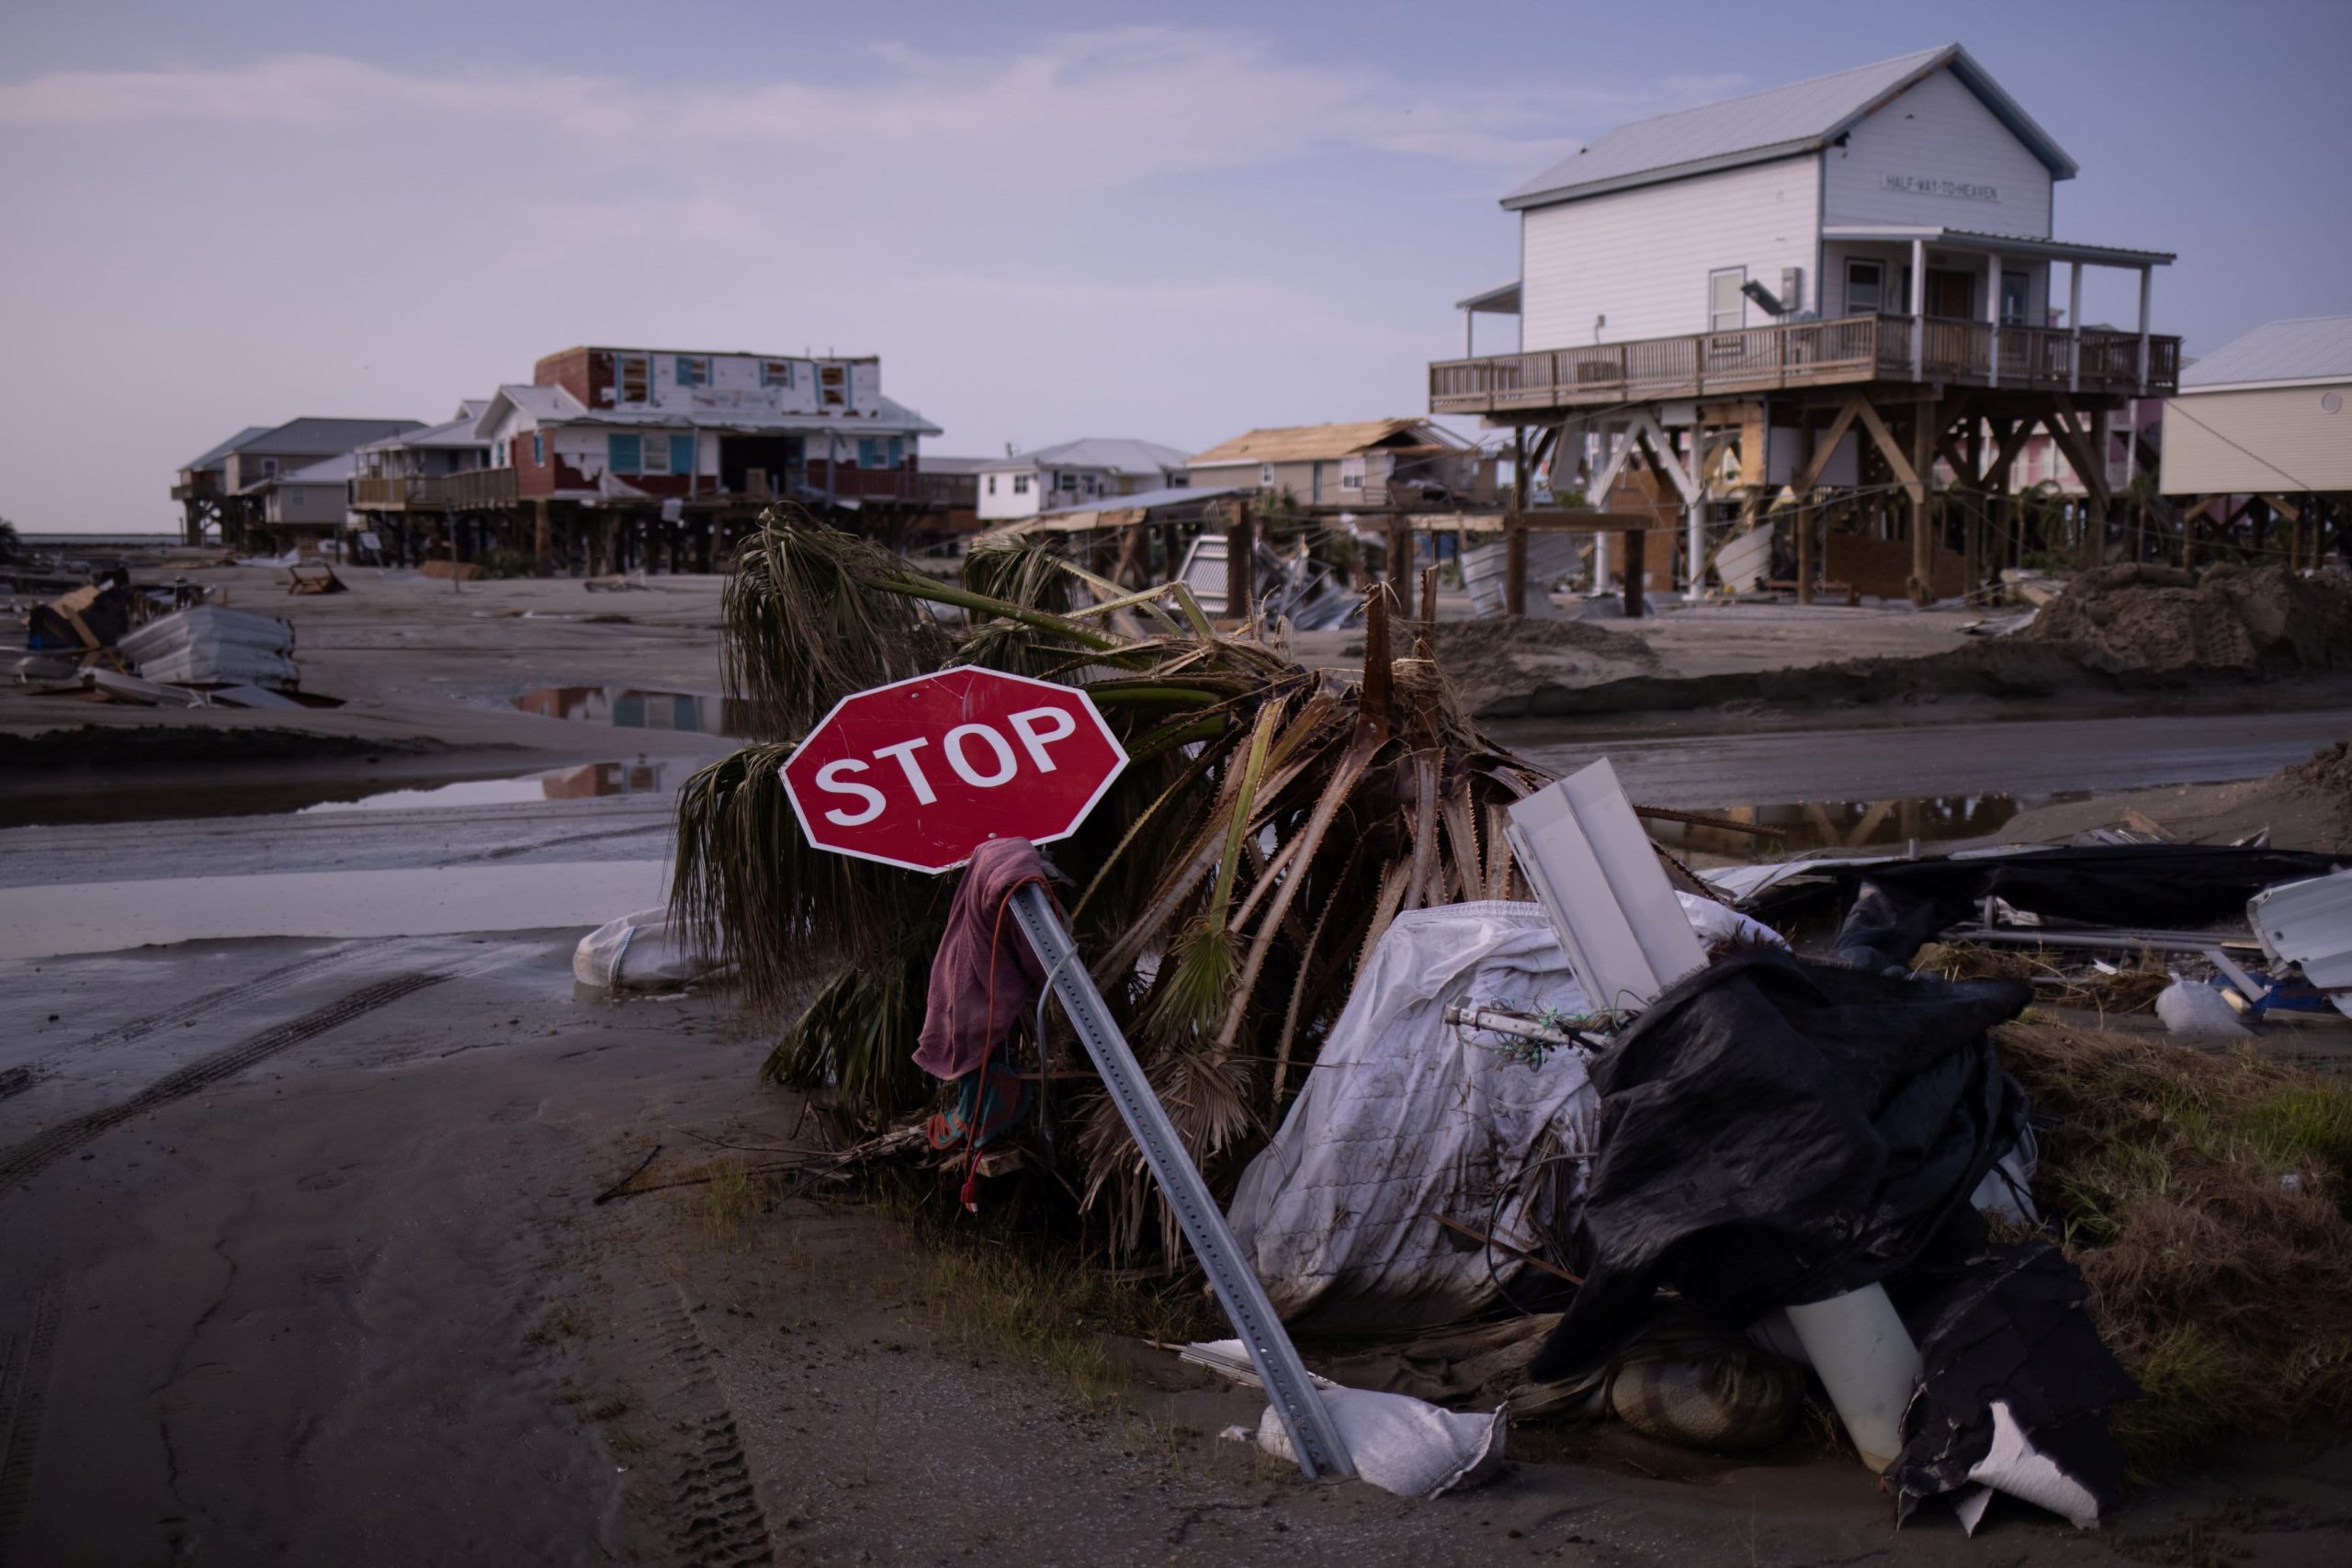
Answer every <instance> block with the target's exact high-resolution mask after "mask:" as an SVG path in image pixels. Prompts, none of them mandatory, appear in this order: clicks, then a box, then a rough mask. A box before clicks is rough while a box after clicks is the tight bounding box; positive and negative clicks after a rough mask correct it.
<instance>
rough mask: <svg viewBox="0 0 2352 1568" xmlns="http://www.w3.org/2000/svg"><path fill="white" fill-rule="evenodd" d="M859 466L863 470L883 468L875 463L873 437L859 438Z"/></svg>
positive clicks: (864, 436)
mask: <svg viewBox="0 0 2352 1568" xmlns="http://www.w3.org/2000/svg"><path fill="white" fill-rule="evenodd" d="M857 466H858V467H859V468H879V467H880V466H881V465H880V464H879V463H877V462H876V461H875V458H874V437H872V436H871V435H861V436H859V437H858V438H857Z"/></svg>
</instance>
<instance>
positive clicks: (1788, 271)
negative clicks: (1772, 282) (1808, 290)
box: [1781, 266, 1804, 316]
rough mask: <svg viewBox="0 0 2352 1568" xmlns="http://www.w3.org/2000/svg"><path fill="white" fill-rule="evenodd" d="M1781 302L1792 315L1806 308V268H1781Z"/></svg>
mask: <svg viewBox="0 0 2352 1568" xmlns="http://www.w3.org/2000/svg"><path fill="white" fill-rule="evenodd" d="M1781 306H1782V307H1783V308H1784V309H1785V310H1787V311H1788V312H1789V314H1790V315H1792V316H1794V315H1800V314H1802V313H1803V312H1804V268H1803V267H1801V266H1784V267H1782V268H1781Z"/></svg>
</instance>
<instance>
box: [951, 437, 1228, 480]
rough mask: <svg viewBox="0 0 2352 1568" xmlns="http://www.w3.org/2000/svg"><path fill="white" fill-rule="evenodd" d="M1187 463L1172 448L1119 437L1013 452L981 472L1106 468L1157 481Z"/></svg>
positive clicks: (1070, 442)
mask: <svg viewBox="0 0 2352 1568" xmlns="http://www.w3.org/2000/svg"><path fill="white" fill-rule="evenodd" d="M1188 460H1189V459H1188V457H1187V455H1186V454H1185V453H1182V452H1180V451H1178V450H1177V449H1176V448H1175V447H1173V446H1161V445H1159V443H1158V442H1157V441H1137V440H1134V439H1132V438H1131V437H1127V436H1122V435H1087V436H1081V437H1080V438H1079V439H1078V440H1076V441H1065V442H1063V443H1061V444H1060V445H1059V446H1040V447H1038V448H1037V449H1036V450H1035V452H1016V453H1014V454H1013V455H1012V456H1011V457H996V458H991V459H990V460H989V462H988V463H987V464H985V465H984V466H983V467H982V468H981V471H982V472H983V473H985V472H988V471H989V470H990V469H994V470H997V471H1000V472H1009V471H1012V470H1014V469H1021V468H1108V469H1110V470H1111V471H1112V472H1113V473H1118V474H1148V475H1151V476H1153V477H1155V478H1156V477H1157V476H1159V475H1160V474H1162V473H1165V472H1166V471H1167V470H1169V469H1170V468H1182V467H1183V466H1184V464H1185V463H1186V462H1187V461H1188Z"/></svg>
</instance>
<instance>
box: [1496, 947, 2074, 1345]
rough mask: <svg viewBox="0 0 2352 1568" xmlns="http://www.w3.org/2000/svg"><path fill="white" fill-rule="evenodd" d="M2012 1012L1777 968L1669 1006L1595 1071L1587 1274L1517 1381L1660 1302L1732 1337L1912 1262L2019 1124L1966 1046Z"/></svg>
mask: <svg viewBox="0 0 2352 1568" xmlns="http://www.w3.org/2000/svg"><path fill="white" fill-rule="evenodd" d="M2031 994H2032V993H2031V990H2030V987H2027V986H2026V985H2024V984H2023V983H2021V982H2018V981H2010V980H1971V981H1959V982H1951V981H1941V980H1912V979H1905V978H1902V977H1900V976H1892V975H1883V974H1876V973H1871V972H1869V971H1866V970H1861V969H1856V968H1849V967H1846V966H1844V965H1839V964H1809V963H1806V962H1804V961H1803V960H1800V959H1797V958H1794V957H1792V956H1791V955H1789V954H1787V953H1781V952H1779V951H1778V950H1774V949H1757V950H1752V951H1747V952H1743V953H1736V954H1735V955H1733V956H1731V957H1728V958H1725V959H1724V960H1723V961H1721V962H1719V963H1716V964H1711V965H1709V966H1708V967H1707V968H1705V969H1702V970H1701V971H1699V972H1698V973H1697V974H1695V975H1693V976H1690V977H1689V978H1687V979H1685V980H1683V981H1681V982H1680V983H1679V984H1678V985H1676V986H1675V987H1672V988H1671V989H1669V990H1668V992H1667V993H1666V994H1665V995H1664V996H1662V997H1660V998H1658V1000H1657V1002H1656V1003H1655V1004H1654V1005H1653V1006H1652V1007H1651V1008H1650V1010H1648V1011H1647V1012H1645V1013H1644V1014H1643V1015H1642V1016H1641V1018H1640V1019H1638V1020H1637V1021H1635V1022H1634V1024H1633V1026H1632V1027H1631V1028H1629V1029H1627V1030H1626V1031H1625V1032H1624V1034H1623V1036H1622V1037H1621V1038H1620V1039H1619V1041H1618V1043H1616V1044H1615V1045H1614V1046H1613V1047H1611V1049H1610V1050H1608V1051H1606V1052H1604V1053H1602V1054H1601V1055H1599V1056H1598V1057H1596V1058H1595V1059H1594V1061H1593V1063H1592V1066H1591V1073H1592V1081H1593V1083H1594V1085H1595V1087H1596V1088H1598V1089H1600V1097H1601V1099H1600V1156H1599V1158H1598V1159H1597V1160H1596V1161H1595V1163H1594V1166H1593V1170H1592V1177H1591V1183H1590V1189H1589V1194H1588V1196H1587V1198H1586V1201H1585V1205H1584V1211H1583V1213H1582V1216H1581V1218H1580V1219H1579V1220H1578V1222H1577V1230H1578V1239H1579V1242H1580V1247H1579V1250H1580V1252H1581V1253H1582V1255H1583V1256H1584V1257H1586V1258H1589V1259H1591V1260H1592V1261H1591V1264H1590V1267H1589V1269H1588V1270H1587V1272H1586V1278H1585V1283H1584V1286H1583V1288H1582V1289H1580V1290H1579V1291H1578V1292H1577V1298H1576V1301H1575V1303H1573V1304H1572V1305H1571V1306H1570V1308H1569V1309H1568V1312H1567V1314H1566V1316H1565V1317H1563V1318H1562V1320H1561V1322H1560V1325H1559V1326H1558V1327H1557V1328H1556V1329H1555V1330H1554V1332H1553V1335H1552V1337H1551V1339H1550V1341H1549V1342H1547V1343H1546V1345H1545V1346H1544V1350H1543V1352H1542V1354H1541V1355H1539V1356H1538V1357H1537V1358H1536V1361H1535V1365H1534V1372H1535V1375H1536V1376H1537V1377H1538V1378H1539V1379H1544V1380H1549V1379H1552V1378H1556V1377H1560V1376H1563V1375H1566V1373H1568V1372H1570V1371H1574V1370H1576V1369H1577V1368H1580V1367H1582V1366H1585V1365H1587V1364H1589V1362H1591V1361H1593V1360H1596V1359H1599V1358H1600V1357H1601V1356H1603V1355H1605V1354H1606V1353H1607V1352H1608V1350H1609V1348H1610V1347H1611V1345H1612V1344H1613V1343H1614V1341H1615V1340H1616V1338H1617V1337H1618V1336H1619V1335H1620V1334H1621V1333H1622V1332H1623V1330H1624V1329H1625V1328H1626V1327H1627V1326H1628V1325H1630V1324H1631V1323H1632V1322H1633V1321H1634V1319H1635V1318H1636V1317H1637V1316H1638V1315H1639V1314H1641V1313H1642V1312H1643V1311H1644V1309H1645V1305H1646V1303H1648V1301H1649V1299H1650V1295H1651V1292H1652V1291H1653V1290H1654V1288H1655V1287H1657V1285H1659V1284H1671V1285H1673V1286H1674V1287H1675V1288H1676V1289H1677V1290H1679V1292H1681V1293H1682V1294H1683V1295H1684V1296H1685V1297H1686V1298H1688V1299H1690V1300H1691V1302H1693V1303H1696V1304H1698V1305H1700V1306H1702V1307H1707V1308H1712V1309H1715V1310H1718V1311H1721V1312H1723V1313H1725V1314H1730V1315H1732V1316H1733V1317H1734V1318H1735V1319H1736V1320H1742V1321H1744V1320H1745V1319H1747V1318H1750V1317H1754V1316H1757V1315H1758V1314H1762V1313H1764V1312H1766V1311H1769V1310H1770V1309H1771V1308H1773V1307H1777V1306H1785V1305H1787V1304H1789V1303H1797V1302H1811V1301H1820V1300H1823V1299H1825V1298H1827V1297H1829V1296H1834V1295H1838V1294H1841V1293H1843V1292H1847V1291H1851V1290H1855V1289H1858V1288H1859V1287H1860V1286H1862V1285H1865V1284H1869V1283H1871V1282H1872V1281H1874V1280H1883V1279H1884V1278H1886V1277H1887V1276H1888V1275H1889V1274H1891V1273H1893V1272H1894V1271H1895V1270H1896V1269H1900V1268H1902V1267H1903V1266H1904V1265H1905V1264H1906V1263H1908V1262H1910V1261H1911V1260H1912V1259H1913V1258H1916V1257H1917V1256H1918V1255H1919V1253H1920V1252H1921V1251H1922V1250H1923V1249H1924V1248H1925V1247H1927V1245H1928V1242H1929V1240H1930V1239H1931V1238H1932V1237H1934V1235H1936V1233H1937V1232H1938V1231H1939V1229H1940V1228H1941V1227H1942V1226H1943V1225H1944V1224H1946V1223H1947V1222H1949V1221H1950V1220H1951V1219H1952V1218H1953V1217H1954V1216H1956V1215H1958V1214H1961V1213H1973V1211H1972V1210H1970V1209H1969V1196H1970V1194H1971V1193H1972V1192H1973V1190H1975V1187H1976V1184H1977V1183H1978V1181H1979V1180H1981V1179H1983V1177H1984V1175H1985V1171H1986V1170H1987V1169H1989V1168H1991V1167H1992V1165H1993V1163H1994V1161H1995V1160H1996V1159H1997V1158H1999V1156H2001V1154H2002V1153H2003V1152H2004V1151H2005V1150H2006V1149H2007V1147H2008V1146H2009V1145H2010V1144H2011V1143H2013V1142H2014V1141H2015V1139H2016V1137H2017V1134H2018V1129H2019V1128H2020V1127H2021V1125H2022V1124H2023V1120H2024V1112H2025V1101H2024V1095H2023V1092H2022V1091H2021V1090H2020V1089H2018V1087H2017V1085H2016V1083H2015V1082H2014V1081H2013V1080H2012V1079H2010V1077H2008V1075H2007V1073H2005V1072H2004V1071H2003V1070H2002V1068H2001V1066H2000V1063H1999V1061H1998V1059H1997V1058H1996V1056H1995V1055H1994V1052H1993V1046H1992V1043H1991V1041H1990V1040H1989V1039H1988V1038H1987V1037H1986V1034H1985V1031H1986V1030H1988V1029H1989V1028H1991V1027H1992V1026H1993V1025H1994V1024H1996V1023H1998V1022H2000V1021H2002V1020H2004V1019H2007V1018H2011V1017H2014V1016H2015V1015H2016V1014H2017V1013H2018V1011H2019V1010H2021V1009H2022V1008H2023V1007H2024V1006H2025V1005H2026V1002H2027V1001H2028V999H2029V998H2030V996H2031Z"/></svg>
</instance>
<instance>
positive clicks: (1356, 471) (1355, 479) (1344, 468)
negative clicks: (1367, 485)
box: [1340, 454, 1363, 490]
mask: <svg viewBox="0 0 2352 1568" xmlns="http://www.w3.org/2000/svg"><path fill="white" fill-rule="evenodd" d="M1340 489H1341V490H1362V489H1363V455H1362V454H1358V455H1357V456H1355V457H1342V458H1340Z"/></svg>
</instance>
